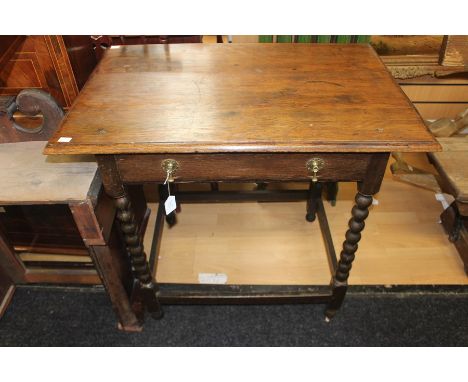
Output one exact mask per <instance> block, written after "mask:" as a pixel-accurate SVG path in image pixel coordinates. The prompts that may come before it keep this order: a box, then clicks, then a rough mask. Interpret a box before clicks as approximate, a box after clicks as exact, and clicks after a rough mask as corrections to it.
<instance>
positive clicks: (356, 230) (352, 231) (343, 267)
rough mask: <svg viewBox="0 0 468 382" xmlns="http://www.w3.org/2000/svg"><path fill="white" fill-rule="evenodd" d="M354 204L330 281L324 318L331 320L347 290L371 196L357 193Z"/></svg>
mask: <svg viewBox="0 0 468 382" xmlns="http://www.w3.org/2000/svg"><path fill="white" fill-rule="evenodd" d="M355 202H356V204H355V205H354V207H353V209H352V211H351V215H352V217H351V219H350V220H349V223H348V227H349V229H348V230H347V231H346V240H345V241H344V242H343V250H342V251H341V254H340V261H339V262H338V266H337V268H336V272H335V275H334V276H333V278H332V281H331V287H332V290H333V295H332V299H331V301H330V302H329V303H328V306H327V309H326V311H325V316H326V318H327V319H328V320H329V319H331V318H332V317H333V316H334V315H335V314H336V312H337V311H338V309H339V308H340V307H341V304H342V303H343V299H344V296H345V294H346V290H347V289H348V277H349V271H350V270H351V266H352V263H353V261H354V254H355V253H356V251H357V249H358V242H359V240H361V231H362V230H363V229H364V226H365V223H364V220H365V219H366V218H367V216H368V215H369V206H370V205H371V204H372V196H371V195H364V194H361V193H360V192H358V193H357V194H356V198H355Z"/></svg>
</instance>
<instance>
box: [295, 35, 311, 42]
mask: <svg viewBox="0 0 468 382" xmlns="http://www.w3.org/2000/svg"><path fill="white" fill-rule="evenodd" d="M297 42H312V36H297Z"/></svg>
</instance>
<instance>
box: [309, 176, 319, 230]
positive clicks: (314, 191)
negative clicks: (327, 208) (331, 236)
mask: <svg viewBox="0 0 468 382" xmlns="http://www.w3.org/2000/svg"><path fill="white" fill-rule="evenodd" d="M321 197H322V183H318V182H310V183H309V195H308V198H307V214H306V220H307V221H308V222H313V221H314V220H315V218H316V216H317V208H318V200H319V199H321Z"/></svg>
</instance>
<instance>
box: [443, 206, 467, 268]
mask: <svg viewBox="0 0 468 382" xmlns="http://www.w3.org/2000/svg"><path fill="white" fill-rule="evenodd" d="M440 220H441V222H442V226H443V227H444V229H445V232H447V234H448V238H449V240H450V241H451V242H452V243H453V244H454V245H455V247H456V248H457V251H458V254H459V255H460V258H461V259H462V261H463V264H464V267H465V273H466V274H467V275H468V218H467V217H466V216H463V215H461V213H460V211H459V209H458V207H457V202H456V201H455V202H453V203H452V204H451V205H450V206H449V207H448V208H447V209H446V210H444V212H442V214H441V215H440Z"/></svg>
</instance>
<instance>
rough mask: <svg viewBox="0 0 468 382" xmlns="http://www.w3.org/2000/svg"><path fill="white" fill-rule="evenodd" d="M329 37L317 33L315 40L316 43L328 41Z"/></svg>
mask: <svg viewBox="0 0 468 382" xmlns="http://www.w3.org/2000/svg"><path fill="white" fill-rule="evenodd" d="M330 39H331V36H324V35H319V36H317V42H318V43H325V44H326V43H329V42H330Z"/></svg>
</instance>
